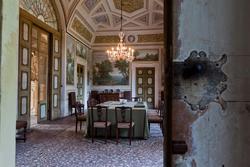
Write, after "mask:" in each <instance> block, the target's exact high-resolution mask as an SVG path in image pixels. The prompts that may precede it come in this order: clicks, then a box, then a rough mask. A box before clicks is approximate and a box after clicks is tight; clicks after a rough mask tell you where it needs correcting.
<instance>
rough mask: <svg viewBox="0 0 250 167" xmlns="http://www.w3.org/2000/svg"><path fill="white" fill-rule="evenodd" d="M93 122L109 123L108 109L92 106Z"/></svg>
mask: <svg viewBox="0 0 250 167" xmlns="http://www.w3.org/2000/svg"><path fill="white" fill-rule="evenodd" d="M90 111H91V122H92V124H94V122H106V124H107V121H108V107H106V106H91V107H90Z"/></svg>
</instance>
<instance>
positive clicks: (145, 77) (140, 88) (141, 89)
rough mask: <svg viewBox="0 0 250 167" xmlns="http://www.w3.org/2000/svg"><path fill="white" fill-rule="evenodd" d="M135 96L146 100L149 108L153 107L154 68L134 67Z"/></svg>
mask: <svg viewBox="0 0 250 167" xmlns="http://www.w3.org/2000/svg"><path fill="white" fill-rule="evenodd" d="M136 96H137V97H140V98H141V99H142V100H143V101H146V102H147V104H148V107H149V108H154V106H155V68H151V67H143V68H136Z"/></svg>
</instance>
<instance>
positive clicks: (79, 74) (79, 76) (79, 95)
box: [77, 64, 84, 103]
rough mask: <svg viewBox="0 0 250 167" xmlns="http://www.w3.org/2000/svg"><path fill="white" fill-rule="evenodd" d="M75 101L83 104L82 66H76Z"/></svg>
mask: <svg viewBox="0 0 250 167" xmlns="http://www.w3.org/2000/svg"><path fill="white" fill-rule="evenodd" d="M77 101H80V102H81V103H83V102H84V66H83V65H80V64H77Z"/></svg>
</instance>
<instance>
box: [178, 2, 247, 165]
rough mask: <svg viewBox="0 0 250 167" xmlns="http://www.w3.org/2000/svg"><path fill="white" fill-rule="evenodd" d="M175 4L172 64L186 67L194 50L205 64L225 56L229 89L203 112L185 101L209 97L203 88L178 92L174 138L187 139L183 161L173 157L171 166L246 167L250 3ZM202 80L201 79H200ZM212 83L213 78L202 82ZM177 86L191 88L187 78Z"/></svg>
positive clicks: (225, 70)
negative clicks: (183, 63) (173, 59)
mask: <svg viewBox="0 0 250 167" xmlns="http://www.w3.org/2000/svg"><path fill="white" fill-rule="evenodd" d="M174 3H175V4H174V12H175V23H174V30H175V31H174V58H175V61H176V62H178V63H182V62H184V61H185V60H186V59H187V58H188V57H189V56H190V53H191V51H193V50H197V51H204V52H205V53H207V58H208V60H207V61H211V62H214V61H217V60H219V59H220V58H221V57H222V55H223V54H226V55H227V61H226V62H225V64H224V65H223V66H222V67H221V71H222V72H223V73H224V74H225V75H226V76H227V77H226V78H227V79H226V80H223V82H224V84H226V85H227V87H226V89H224V91H222V92H221V95H220V97H221V99H220V98H219V99H218V101H216V100H215V101H213V100H210V101H209V102H208V103H206V104H205V105H201V106H202V107H200V106H197V105H193V106H192V103H189V101H187V100H185V98H184V96H186V97H192V99H199V98H198V97H199V96H201V95H204V94H205V95H207V94H206V91H205V93H204V92H203V91H204V89H202V88H199V89H192V91H181V92H179V94H181V95H184V96H181V97H178V96H175V97H174V102H173V133H174V134H173V138H174V140H185V141H186V142H187V143H188V148H189V151H188V153H186V154H185V155H184V156H175V157H174V166H178V167H222V166H224V167H236V166H240V167H248V166H250V161H249V160H248V155H249V154H250V140H249V139H250V121H249V120H250V119H249V118H250V86H249V85H250V47H249V46H250V33H249V30H250V19H249V15H250V1H248V0H238V1H235V0H202V1H201V0H189V1H184V0H176V1H174ZM211 75H214V74H211ZM200 78H202V75H201V76H199V78H198V80H200ZM212 80H213V77H211V78H208V81H206V82H210V81H212ZM201 81H203V80H201ZM181 82H182V83H179V87H180V84H181V85H185V86H187V85H190V83H191V85H192V83H193V81H190V80H188V79H187V80H181ZM193 84H195V83H193ZM177 86H178V84H177ZM194 86H195V85H194ZM179 90H180V89H179ZM220 100H222V101H220ZM198 102H199V101H198ZM206 102H207V101H206ZM197 104H199V103H197ZM204 106H206V107H204Z"/></svg>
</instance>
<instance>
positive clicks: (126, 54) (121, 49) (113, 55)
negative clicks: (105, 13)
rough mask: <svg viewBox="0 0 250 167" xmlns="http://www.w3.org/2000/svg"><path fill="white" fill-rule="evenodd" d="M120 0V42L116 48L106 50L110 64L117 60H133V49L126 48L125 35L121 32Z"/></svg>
mask: <svg viewBox="0 0 250 167" xmlns="http://www.w3.org/2000/svg"><path fill="white" fill-rule="evenodd" d="M122 19H123V18H122V0H121V28H120V33H119V38H120V42H119V43H118V44H117V47H116V48H114V47H112V48H111V50H107V54H108V58H109V60H110V61H111V62H116V61H119V60H125V61H127V62H132V61H133V60H134V49H131V48H128V47H126V45H125V42H124V37H125V34H124V32H122Z"/></svg>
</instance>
